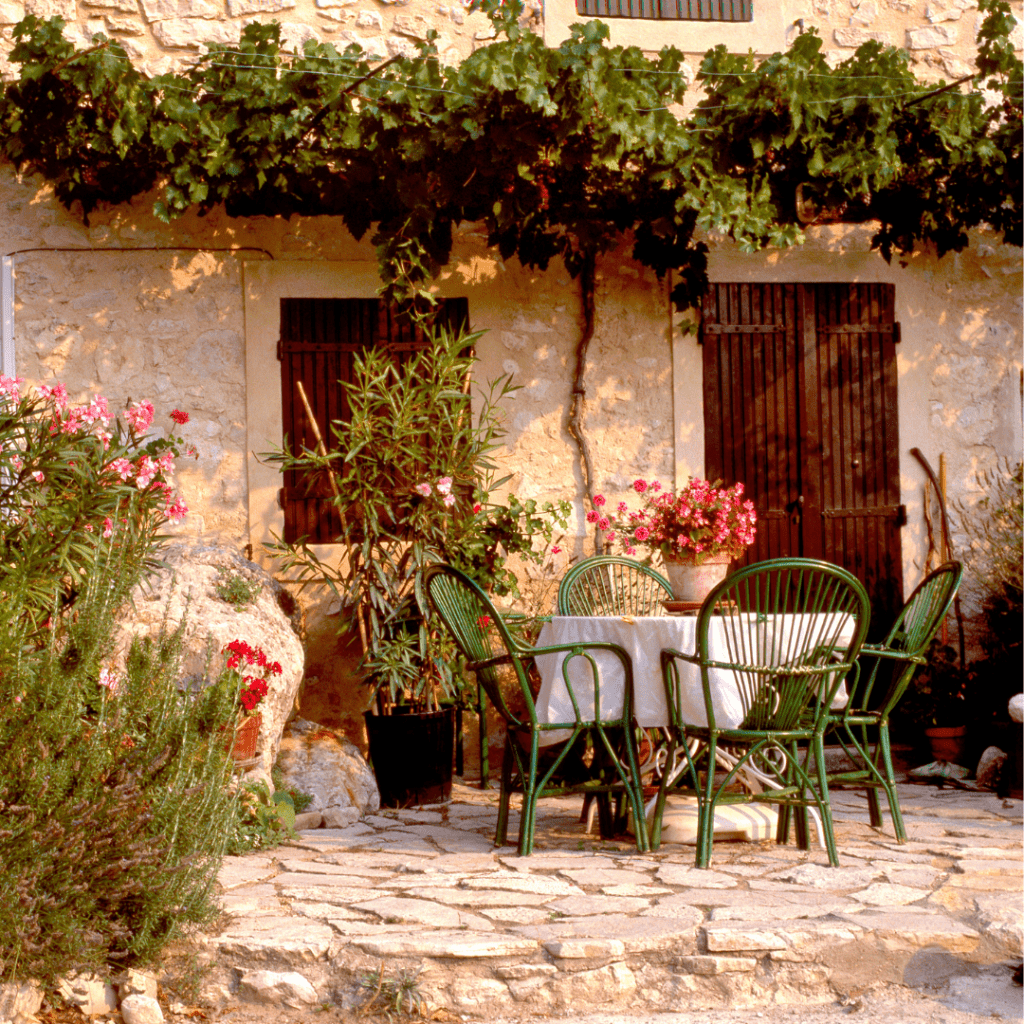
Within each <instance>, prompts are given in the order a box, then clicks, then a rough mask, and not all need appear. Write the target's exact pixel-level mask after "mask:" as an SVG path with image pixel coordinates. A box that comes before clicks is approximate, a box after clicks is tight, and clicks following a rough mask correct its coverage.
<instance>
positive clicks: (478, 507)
mask: <svg viewBox="0 0 1024 1024" xmlns="http://www.w3.org/2000/svg"><path fill="white" fill-rule="evenodd" d="M482 508H483V505H481V504H480V502H479V501H478V502H477V503H476V504H475V505H474V506H473V515H476V514H477V513H478V512H479V511H480V510H481V509H482Z"/></svg>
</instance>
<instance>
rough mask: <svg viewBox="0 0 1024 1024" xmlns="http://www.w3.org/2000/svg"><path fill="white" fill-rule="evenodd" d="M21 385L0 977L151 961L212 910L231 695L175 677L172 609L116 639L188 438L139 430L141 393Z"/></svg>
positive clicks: (9, 422) (5, 388)
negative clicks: (76, 396) (168, 626)
mask: <svg viewBox="0 0 1024 1024" xmlns="http://www.w3.org/2000/svg"><path fill="white" fill-rule="evenodd" d="M19 385H20V382H18V381H15V380H12V379H11V378H8V377H0V751H2V753H0V867H2V870H0V981H8V980H23V979H27V978H35V979H39V980H41V981H43V982H44V983H47V984H50V983H52V982H53V981H54V979H55V978H57V977H59V976H61V975H66V974H68V973H69V972H73V971H77V970H96V971H99V972H101V973H102V974H104V975H105V976H108V977H109V976H110V975H111V974H112V973H119V972H120V971H122V970H123V969H124V968H125V967H127V966H130V965H132V964H145V963H149V962H152V961H153V959H154V958H155V957H156V956H157V954H158V953H159V951H160V949H161V948H162V947H163V946H164V945H165V944H166V943H167V942H168V940H170V939H172V938H173V937H174V936H175V935H176V934H179V933H180V932H181V930H182V929H187V928H188V927H189V926H190V925H194V924H197V923H199V922H204V921H207V920H209V919H211V917H212V916H213V915H214V914H215V913H216V907H215V905H214V903H213V900H212V898H211V894H212V887H213V884H214V880H215V876H216V871H217V868H218V865H219V863H220V858H221V855H222V853H223V851H224V847H225V843H226V841H227V837H228V835H229V834H230V833H231V831H232V827H233V823H234V821H235V819H236V815H237V810H236V801H235V798H234V797H233V796H232V795H231V793H230V792H229V790H228V788H227V781H228V779H229V777H230V760H229V755H228V752H227V751H226V750H225V749H224V743H223V733H222V732H221V730H222V728H223V727H224V726H225V725H226V724H227V725H230V724H231V723H233V721H234V718H235V715H236V709H237V706H238V694H237V692H236V690H235V689H234V688H232V687H229V686H216V685H215V686H206V685H202V681H197V682H196V684H195V685H189V684H187V682H186V681H185V680H184V679H183V672H182V670H181V638H182V631H183V629H184V626H183V625H182V626H181V627H179V629H178V630H176V631H174V632H169V631H166V630H165V631H164V633H163V634H162V635H160V636H158V637H156V638H153V639H148V640H138V639H136V640H135V642H134V643H133V644H132V645H131V648H130V651H129V652H128V654H127V656H123V655H122V656H120V657H118V656H117V653H116V651H115V633H116V630H117V629H118V621H119V617H120V615H121V613H122V611H123V609H124V608H125V607H126V605H127V604H128V602H129V600H130V598H131V595H132V593H133V591H134V590H135V589H136V587H137V586H138V585H139V584H140V583H141V582H142V581H143V580H144V579H145V578H146V576H147V574H148V573H149V571H150V570H151V568H152V567H154V566H155V564H156V560H157V558H158V557H159V553H160V547H161V542H162V537H161V533H160V531H161V529H162V528H163V526H164V524H165V523H167V522H168V521H173V520H176V519H179V518H181V517H182V516H184V515H185V513H186V511H187V510H186V508H185V505H184V503H183V502H182V500H181V498H180V496H179V495H178V494H177V493H176V492H175V490H174V486H173V472H174V465H175V460H176V459H177V458H178V457H179V455H181V454H183V453H184V452H186V451H187V446H185V444H184V442H183V441H182V439H181V438H179V437H177V436H175V435H174V434H173V433H169V434H168V435H167V436H164V437H158V436H152V435H150V434H148V433H147V431H149V430H150V428H151V426H152V423H153V418H154V414H155V413H154V409H153V406H152V405H151V404H150V403H149V402H138V403H134V404H132V405H130V406H129V407H128V408H127V409H125V410H124V412H123V413H122V415H121V416H120V417H116V416H115V415H114V414H113V412H112V411H111V410H110V408H109V406H108V404H107V402H106V401H105V400H104V399H103V398H102V397H99V396H96V397H93V398H90V399H88V400H86V401H83V402H80V403H77V404H76V403H72V402H71V400H70V399H69V396H68V394H67V392H66V390H65V389H64V388H63V387H62V386H61V385H59V384H58V385H53V386H46V387H43V388H40V389H38V390H36V391H33V392H23V390H22V388H21V387H20V386H19ZM171 419H172V420H173V421H174V423H175V424H176V425H179V426H180V425H183V424H184V423H186V422H187V414H186V413H185V412H182V411H180V410H175V411H174V412H173V413H172V414H171Z"/></svg>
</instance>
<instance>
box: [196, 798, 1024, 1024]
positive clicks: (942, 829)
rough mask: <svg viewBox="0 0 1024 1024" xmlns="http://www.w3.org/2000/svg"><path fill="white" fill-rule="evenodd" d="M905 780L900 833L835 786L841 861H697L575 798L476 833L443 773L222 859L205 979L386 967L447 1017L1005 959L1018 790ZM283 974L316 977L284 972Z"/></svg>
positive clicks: (750, 852)
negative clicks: (599, 817)
mask: <svg viewBox="0 0 1024 1024" xmlns="http://www.w3.org/2000/svg"><path fill="white" fill-rule="evenodd" d="M900 798H901V801H902V806H903V811H904V817H905V820H906V825H907V832H908V837H909V841H908V842H907V843H905V844H898V843H896V841H895V839H894V838H893V834H892V831H891V826H890V825H889V823H888V818H887V819H886V827H885V829H884V830H881V831H878V830H875V829H872V828H871V827H870V826H869V824H868V815H867V805H866V800H865V799H864V797H863V796H862V795H861V794H859V793H857V792H847V793H837V794H835V796H834V800H833V807H834V813H835V818H836V831H837V839H838V844H839V851H840V860H841V866H840V867H839V868H830V867H829V866H828V863H827V858H826V856H825V853H824V851H823V850H822V849H821V848H820V847H818V846H812V848H811V849H810V850H809V851H801V850H799V849H797V848H796V847H794V846H777V845H776V844H774V843H770V842H757V843H736V842H716V843H715V847H714V860H713V865H712V869H711V870H708V871H698V870H696V869H695V868H694V867H693V847H690V846H681V845H675V844H665V845H663V847H662V849H661V850H660V851H659V852H657V853H650V854H638V853H637V852H636V850H635V847H633V845H632V843H631V842H627V841H622V842H618V841H616V842H610V841H603V840H601V839H599V838H598V837H596V836H592V835H588V834H587V833H586V832H585V826H584V825H582V824H580V822H579V811H580V801H579V799H578V798H577V799H573V798H558V799H547V800H544V801H542V802H541V806H540V808H539V810H538V814H537V831H536V836H537V841H536V848H535V853H534V854H533V855H532V856H530V857H527V858H520V857H518V856H517V855H516V853H515V850H514V848H513V847H503V848H500V849H497V848H494V847H493V845H492V839H493V830H494V823H495V818H496V813H497V794H496V793H493V792H485V791H481V790H478V789H473V788H469V787H466V786H459V785H457V786H456V787H455V794H454V798H453V802H452V803H451V804H450V805H447V806H444V807H436V808H421V809H415V810H409V811H395V812H390V811H389V812H382V813H379V814H376V815H372V816H369V817H367V818H364V819H363V820H362V821H360V822H358V823H356V824H354V825H352V826H350V827H349V828H344V829H317V830H314V831H308V832H302V833H300V834H299V835H298V837H297V838H296V839H295V840H293V841H291V842H290V843H288V844H286V845H285V846H282V847H280V848H278V849H276V850H273V851H270V852H267V853H260V854H253V855H250V856H246V857H235V858H228V860H227V861H226V863H225V864H224V867H223V869H222V871H221V873H220V884H221V886H222V889H223V895H222V904H223V907H224V910H225V912H226V914H225V918H224V922H223V927H222V928H221V930H220V931H219V932H218V933H216V934H211V935H209V936H208V938H207V942H208V945H209V947H210V953H211V955H212V958H213V960H214V962H215V963H216V969H215V970H214V971H213V973H212V974H211V976H210V981H209V982H208V984H207V990H206V995H207V997H208V998H209V999H211V1000H213V1001H214V1002H217V1001H219V1002H220V1003H221V1004H222V1005H224V1004H233V1003H235V1002H237V1001H239V1000H241V1001H247V1002H250V1003H260V1002H262V1003H264V1004H265V1005H272V1004H274V1003H275V1002H280V1000H282V999H286V1003H285V1005H294V1006H298V1005H299V1004H301V1003H302V1000H303V999H305V1005H308V1004H309V1000H310V998H311V997H309V993H310V992H313V993H315V997H316V1000H317V1002H318V1003H331V1004H333V1005H335V1006H338V1007H355V1006H358V1005H359V1004H360V1003H361V1002H362V1001H363V1000H365V998H366V989H365V987H364V985H363V984H361V983H365V982H366V979H367V978H369V977H372V976H375V975H376V974H377V973H378V972H379V971H380V970H382V969H383V970H384V972H385V976H386V978H388V979H392V980H394V981H396V982H397V981H399V980H400V979H402V978H407V979H411V978H413V976H415V979H416V980H415V990H416V992H417V993H418V995H419V997H420V998H421V1000H422V1002H423V1005H424V1006H425V1007H434V1008H443V1009H444V1010H446V1011H448V1012H450V1013H454V1014H458V1015H460V1016H462V1017H468V1018H472V1017H478V1018H484V1019H495V1018H497V1017H498V1016H501V1015H507V1014H510V1013H515V1014H517V1015H521V1016H527V1017H528V1016H530V1015H531V1014H534V1015H541V1014H550V1013H559V1012H565V1011H566V1010H568V1009H570V1008H572V1009H573V1010H574V1011H578V1012H581V1013H582V1012H584V1011H588V1010H597V1009H599V1008H608V1007H615V1008H617V1009H619V1010H621V1011H623V1012H629V1013H639V1012H654V1011H663V1010H675V1011H678V1010H681V1009H698V1008H706V1009H715V1008H725V1007H730V1008H739V1007H757V1006H767V1005H769V1004H787V1003H788V1004H804V1005H806V1004H815V1003H817V1004H825V1003H834V1002H835V1001H836V1000H837V999H838V1000H850V999H855V998H856V997H858V995H859V994H862V993H865V992H872V991H879V990H880V987H884V986H887V985H890V986H892V985H895V986H900V985H903V984H904V983H905V977H906V978H911V977H912V976H913V977H916V976H917V975H916V974H915V971H916V972H917V974H920V971H921V969H922V965H925V966H927V964H928V963H930V962H931V961H928V960H927V958H928V957H929V956H932V957H933V956H934V955H936V952H938V953H941V954H942V955H943V956H945V957H947V958H951V959H949V962H950V963H953V964H954V965H955V964H961V965H963V972H962V973H964V974H970V973H971V972H972V971H974V972H975V973H976V972H977V971H978V970H979V969H984V968H985V965H994V964H998V963H1000V962H1003V961H1007V960H1012V959H1015V958H1016V959H1019V958H1020V955H1021V946H1022V917H1024V915H1022V907H1021V894H1022V890H1024V879H1022V860H1021V801H1019V800H1006V801H1004V800H1002V799H1000V798H999V797H997V796H995V795H993V794H987V793H979V792H967V791H963V790H956V789H938V788H931V787H922V786H914V785H906V786H902V787H901V789H900ZM516 824H517V821H516V817H515V815H514V816H513V822H512V826H513V828H514V827H515V825H516ZM513 834H514V833H513ZM922 958H924V959H922ZM944 962H945V961H944ZM979 965H980V966H979ZM955 973H956V972H955V971H953V972H952V975H950V976H953V975H955ZM295 974H299V975H301V976H302V978H304V979H306V981H308V982H309V983H310V986H311V987H308V988H303V987H302V986H298V988H296V986H295V985H291V986H290V987H289V985H290V983H288V984H286V983H285V982H282V981H280V979H281V978H283V977H286V976H287V977H292V976H293V975H295ZM275 979H277V981H275ZM282 991H285V992H287V993H290V994H289V995H287V997H285V996H281V995H280V993H281V992H282ZM296 991H301V992H304V993H306V995H305V996H303V997H301V998H300V997H299V996H296V995H295V992H296ZM287 1000H291V1001H290V1002H287ZM296 1000H298V1001H299V1002H298V1003H296V1002H295V1001H296Z"/></svg>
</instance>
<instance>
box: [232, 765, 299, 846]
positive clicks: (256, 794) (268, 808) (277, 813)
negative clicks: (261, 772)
mask: <svg viewBox="0 0 1024 1024" xmlns="http://www.w3.org/2000/svg"><path fill="white" fill-rule="evenodd" d="M295 814H296V809H295V798H294V797H293V796H292V794H291V792H289V791H286V790H278V791H277V792H275V793H274V795H273V796H271V795H270V788H269V787H268V786H267V784H266V783H265V782H262V781H260V782H244V783H242V785H241V786H240V787H239V790H238V793H237V799H236V802H235V819H234V822H233V823H232V825H231V831H230V835H229V836H228V842H227V850H226V852H227V853H230V854H242V853H251V852H252V851H253V850H265V849H267V848H268V847H271V846H277V845H278V844H280V843H281V841H282V840H284V839H290V838H292V837H293V836H294V835H295Z"/></svg>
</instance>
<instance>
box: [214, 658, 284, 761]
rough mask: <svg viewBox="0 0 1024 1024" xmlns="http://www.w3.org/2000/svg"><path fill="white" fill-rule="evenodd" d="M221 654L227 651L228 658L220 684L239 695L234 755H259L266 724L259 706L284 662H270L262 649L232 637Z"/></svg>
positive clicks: (236, 757)
mask: <svg viewBox="0 0 1024 1024" xmlns="http://www.w3.org/2000/svg"><path fill="white" fill-rule="evenodd" d="M221 653H222V654H227V656H228V660H227V664H226V665H225V667H224V671H223V672H222V673H221V677H220V684H221V685H222V686H225V687H227V688H228V689H230V690H232V691H234V692H235V693H236V694H237V695H238V717H237V720H236V722H235V732H234V739H233V741H232V743H231V756H232V758H233V759H234V760H235V761H248V760H250V759H251V758H254V757H255V756H256V747H257V741H258V740H259V734H260V726H261V725H262V724H263V715H262V714H261V713H260V712H259V710H258V708H259V706H260V704H261V703H262V702H263V698H264V697H266V695H267V693H268V691H269V683H270V679H271V678H272V677H273V676H276V675H280V674H281V665H280V664H279V663H278V662H276V661H270V660H269V658H268V657H267V655H266V653H265V652H264V650H263V648H261V647H251V646H250V645H249V644H247V643H246V642H245V641H244V640H232V641H231V643H229V644H226V645H225V646H224V648H223V649H222V651H221Z"/></svg>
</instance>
